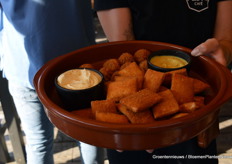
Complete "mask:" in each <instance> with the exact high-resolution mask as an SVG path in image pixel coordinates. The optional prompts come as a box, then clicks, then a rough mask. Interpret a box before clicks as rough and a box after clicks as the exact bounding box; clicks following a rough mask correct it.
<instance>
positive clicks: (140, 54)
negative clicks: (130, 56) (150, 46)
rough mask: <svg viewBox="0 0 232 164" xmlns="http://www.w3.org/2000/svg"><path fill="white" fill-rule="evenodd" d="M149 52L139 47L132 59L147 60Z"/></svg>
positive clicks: (137, 60)
mask: <svg viewBox="0 0 232 164" xmlns="http://www.w3.org/2000/svg"><path fill="white" fill-rule="evenodd" d="M150 54H151V52H150V51H149V50H147V49H139V50H137V51H136V52H135V53H134V59H135V61H136V62H137V63H140V62H142V61H144V60H147V58H148V56H149V55H150Z"/></svg>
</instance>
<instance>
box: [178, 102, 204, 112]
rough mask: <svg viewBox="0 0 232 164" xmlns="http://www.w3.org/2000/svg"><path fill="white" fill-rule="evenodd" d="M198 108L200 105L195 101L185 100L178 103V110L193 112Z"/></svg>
mask: <svg viewBox="0 0 232 164" xmlns="http://www.w3.org/2000/svg"><path fill="white" fill-rule="evenodd" d="M199 108H200V106H199V105H198V103H196V102H195V101H193V102H187V103H184V104H181V105H180V112H183V113H191V112H194V111H195V110H197V109H199Z"/></svg>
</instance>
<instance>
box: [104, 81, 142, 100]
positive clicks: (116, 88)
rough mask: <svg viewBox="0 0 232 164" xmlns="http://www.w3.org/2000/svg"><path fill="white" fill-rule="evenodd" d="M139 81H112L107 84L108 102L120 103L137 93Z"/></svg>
mask: <svg viewBox="0 0 232 164" xmlns="http://www.w3.org/2000/svg"><path fill="white" fill-rule="evenodd" d="M137 88H138V87H137V79H136V78H125V79H124V80H119V81H110V82H108V84H107V94H106V99H107V100H115V101H119V100H120V99H121V98H123V97H125V96H128V95H130V94H133V93H136V92H137V90H138V89H137Z"/></svg>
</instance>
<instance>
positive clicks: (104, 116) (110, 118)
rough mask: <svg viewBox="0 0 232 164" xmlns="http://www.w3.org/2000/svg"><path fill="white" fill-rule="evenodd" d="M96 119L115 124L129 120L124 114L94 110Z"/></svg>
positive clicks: (126, 122) (125, 122)
mask: <svg viewBox="0 0 232 164" xmlns="http://www.w3.org/2000/svg"><path fill="white" fill-rule="evenodd" d="M96 120H97V121H102V122H108V123H116V124H128V123H129V120H128V118H127V117H126V116H125V115H122V114H117V113H105V112H99V111H97V112H96Z"/></svg>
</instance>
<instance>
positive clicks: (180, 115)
mask: <svg viewBox="0 0 232 164" xmlns="http://www.w3.org/2000/svg"><path fill="white" fill-rule="evenodd" d="M188 114H189V113H177V114H175V115H174V116H172V117H171V119H174V118H180V117H184V116H187V115H188Z"/></svg>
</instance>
